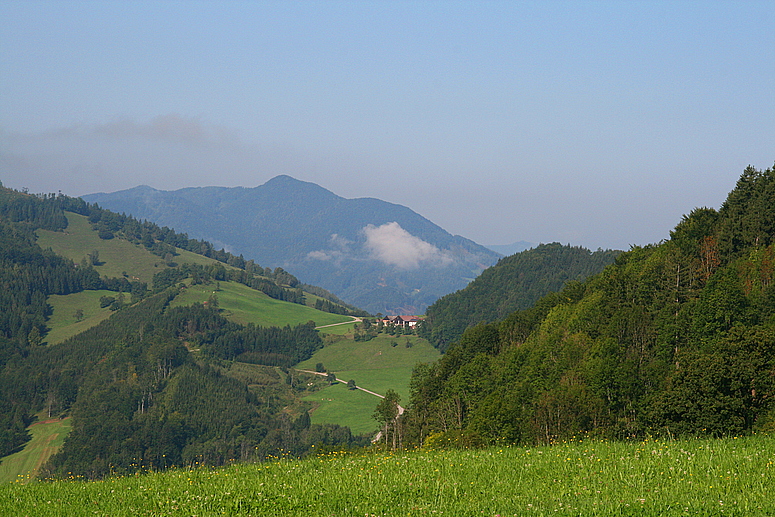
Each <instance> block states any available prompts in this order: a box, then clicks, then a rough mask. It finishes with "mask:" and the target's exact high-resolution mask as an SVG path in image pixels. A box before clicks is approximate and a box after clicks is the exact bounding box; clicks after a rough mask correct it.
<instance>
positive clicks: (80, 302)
mask: <svg viewBox="0 0 775 517" xmlns="http://www.w3.org/2000/svg"><path fill="white" fill-rule="evenodd" d="M102 296H116V293H114V292H112V291H83V292H81V293H74V294H68V295H66V296H63V295H58V294H54V295H51V296H49V297H48V303H49V305H51V307H52V308H53V309H54V312H53V314H52V315H51V318H50V319H49V320H48V322H47V325H48V326H49V328H51V331H50V332H49V333H48V334H47V335H46V342H47V343H48V344H50V345H55V344H57V343H61V342H62V341H64V340H65V339H67V338H69V337H72V336H75V335H76V334H80V333H81V332H83V331H84V330H86V329H88V328H91V327H93V326H95V325H97V324H99V323H100V322H101V321H103V320H105V319H107V318H109V317H110V315H111V314H113V311H111V310H110V309H108V308H107V307H105V308H100V297H102ZM78 309H80V310H82V311H83V319H82V320H81V321H77V320H76V318H75V311H76V310H78Z"/></svg>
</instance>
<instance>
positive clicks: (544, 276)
mask: <svg viewBox="0 0 775 517" xmlns="http://www.w3.org/2000/svg"><path fill="white" fill-rule="evenodd" d="M619 253H620V252H619V251H611V250H598V251H595V252H594V253H593V252H591V251H589V250H587V249H586V248H582V247H580V246H570V245H567V246H563V245H562V244H559V243H556V242H555V243H551V244H541V245H539V246H537V247H535V248H533V249H529V250H525V251H523V252H521V253H516V254H514V255H511V256H509V257H504V258H502V259H500V260H499V261H498V263H497V264H496V265H494V266H492V267H490V268H487V269H485V270H484V271H483V272H482V274H481V275H479V276H478V277H477V278H475V279H474V280H473V281H472V282H471V283H470V284H468V285H467V286H466V287H465V288H464V289H461V290H460V291H457V292H455V293H451V294H448V295H446V296H444V297H442V298H440V299H439V300H437V301H436V302H435V303H434V304H433V305H431V306H430V307H428V310H427V311H426V313H425V315H426V318H425V321H424V322H423V325H422V327H421V330H422V333H421V335H422V337H424V338H426V339H428V340H429V341H430V342H431V343H433V345H434V346H436V347H437V348H439V349H440V350H442V351H444V350H446V349H447V347H448V346H449V345H450V344H451V343H452V342H455V341H457V340H459V339H460V337H461V336H462V335H463V331H464V330H465V329H467V328H468V327H471V326H473V325H476V324H478V323H490V322H493V321H497V320H499V319H503V318H505V317H506V316H507V315H509V314H510V313H512V312H514V311H516V310H520V309H527V308H529V307H532V306H533V305H534V304H535V303H536V302H537V301H538V300H539V299H540V298H541V297H542V296H544V295H546V294H548V293H552V292H557V291H559V290H560V289H562V287H563V286H564V285H565V284H566V283H568V282H570V281H572V280H583V279H584V278H586V277H588V276H590V275H593V274H595V273H599V272H600V271H602V270H603V268H604V267H605V266H607V265H609V264H611V263H612V262H613V261H614V259H615V258H616V256H617V255H618V254H619Z"/></svg>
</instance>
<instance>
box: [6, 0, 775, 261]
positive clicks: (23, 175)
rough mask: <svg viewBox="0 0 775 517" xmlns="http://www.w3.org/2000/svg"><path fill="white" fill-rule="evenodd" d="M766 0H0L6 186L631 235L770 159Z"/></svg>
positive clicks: (770, 50)
mask: <svg viewBox="0 0 775 517" xmlns="http://www.w3.org/2000/svg"><path fill="white" fill-rule="evenodd" d="M773 26H775V2H773V1H755V0H751V1H741V2H712V1H698V2H676V1H668V2H632V1H626V2H621V1H616V2H571V1H563V2H560V1H558V2H549V1H542V2H517V1H510V2H505V1H504V2H482V1H477V2H432V1H417V2H400V1H383V2H378V1H371V2H367V1H360V2H335V1H325V2H324V1H317V2H298V1H297V2H294V1H283V2H262V1H252V2H225V1H218V2H216V1H211V2H194V1H185V2H163V1H153V2H141V1H121V2H107V1H101V2H73V1H63V0H58V1H55V2H33V1H14V0H4V1H2V2H0V180H2V182H3V184H4V185H5V186H8V187H12V188H16V189H22V188H28V189H29V190H30V191H31V192H56V191H59V190H61V191H62V192H63V193H65V194H69V195H82V194H88V193H92V192H110V191H115V190H120V189H125V188H130V187H133V186H136V185H140V184H147V185H150V186H152V187H155V188H158V189H164V190H172V189H178V188H182V187H189V186H206V185H220V186H245V187H254V186H257V185H261V184H263V183H264V182H266V181H267V180H268V179H270V178H272V177H274V176H276V175H278V174H289V175H291V176H293V177H295V178H298V179H302V180H307V181H313V182H315V183H318V184H319V185H321V186H323V187H325V188H327V189H329V190H332V191H333V192H335V193H337V194H339V195H341V196H344V197H347V198H353V197H377V198H380V199H384V200H386V201H391V202H394V203H399V204H402V205H406V206H408V207H410V208H412V209H413V210H415V211H416V212H418V213H420V214H422V215H424V216H425V217H427V218H429V219H430V220H432V221H433V222H435V223H437V224H439V225H440V226H442V227H443V228H444V229H446V230H447V231H449V232H451V233H453V234H459V235H463V236H465V237H468V238H470V239H473V240H475V241H477V242H479V243H481V244H506V243H510V242H514V241H518V240H526V241H530V242H535V243H538V242H551V241H560V242H562V243H571V244H579V245H583V246H587V247H590V248H593V249H595V248H597V247H603V248H608V247H612V248H624V249H627V248H629V246H630V245H631V244H648V243H652V242H657V241H659V240H661V239H663V238H667V237H668V233H669V231H670V229H672V228H673V227H674V226H675V224H677V223H678V221H679V220H680V217H681V215H682V214H684V213H687V212H689V211H690V210H691V209H692V208H694V207H696V206H712V207H716V208H717V207H718V206H719V205H720V204H721V203H722V202H723V200H724V199H725V197H726V194H727V193H728V192H729V191H730V190H731V189H732V188H734V185H735V182H736V181H737V179H738V177H739V175H740V173H741V172H742V171H743V169H744V168H745V167H746V166H747V165H749V164H751V165H754V166H755V167H757V168H761V169H764V168H768V167H771V166H772V165H773V163H775V123H774V121H775V117H774V115H775V31H773Z"/></svg>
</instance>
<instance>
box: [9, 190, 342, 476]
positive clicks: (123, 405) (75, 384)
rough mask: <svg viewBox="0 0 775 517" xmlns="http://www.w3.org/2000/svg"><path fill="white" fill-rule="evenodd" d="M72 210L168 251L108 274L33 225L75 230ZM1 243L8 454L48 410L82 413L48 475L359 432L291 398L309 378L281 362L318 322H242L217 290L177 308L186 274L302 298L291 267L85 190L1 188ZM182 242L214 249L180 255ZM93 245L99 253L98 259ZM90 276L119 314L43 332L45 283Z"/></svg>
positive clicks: (305, 345) (165, 462) (310, 340)
mask: <svg viewBox="0 0 775 517" xmlns="http://www.w3.org/2000/svg"><path fill="white" fill-rule="evenodd" d="M65 210H67V211H69V212H73V213H79V214H81V215H82V216H86V217H89V218H90V220H92V224H93V225H94V227H95V230H94V231H95V232H99V233H100V236H101V238H102V239H105V240H112V239H118V238H119V237H121V238H126V239H134V240H136V241H137V245H138V246H142V247H143V248H145V249H147V250H150V251H152V252H153V253H156V254H157V255H158V256H159V257H160V260H162V259H161V257H164V258H163V260H162V261H163V262H166V263H167V266H166V267H164V268H161V270H160V271H159V272H158V273H157V274H156V275H155V276H154V278H153V285H152V288H151V289H149V288H148V286H147V285H146V284H145V283H143V282H139V281H136V280H132V278H133V275H132V271H131V270H130V271H127V272H126V273H125V274H124V275H122V276H120V277H119V278H108V277H101V276H100V275H99V274H98V273H97V272H96V270H95V265H94V264H93V263H92V261H91V260H89V259H87V257H84V259H83V260H82V261H81V262H80V263H75V262H73V261H72V260H70V259H66V258H63V257H61V256H58V255H56V254H55V253H53V252H52V251H51V250H50V249H47V250H44V249H42V248H41V247H40V246H39V245H38V244H37V243H36V239H37V236H36V234H35V231H36V230H38V229H47V230H52V231H60V230H63V229H66V228H67V221H68V219H67V216H66V215H65ZM173 243H174V245H173ZM0 244H1V245H0V285H2V286H3V289H2V290H0V308H2V310H0V457H1V456H5V455H7V454H8V453H10V452H12V451H14V450H17V449H18V448H19V447H21V446H22V445H23V444H24V443H25V441H26V440H27V439H28V433H27V431H26V429H25V428H26V426H27V425H29V424H30V423H31V422H32V421H33V418H34V417H33V415H35V414H37V413H40V412H41V410H43V412H44V413H45V414H47V415H49V416H67V415H72V418H73V431H72V432H71V433H70V435H69V436H68V438H67V440H66V441H65V445H64V447H63V449H62V450H61V452H60V453H59V454H57V455H56V456H54V457H53V458H52V460H51V462H50V464H49V465H48V467H47V472H48V473H49V474H51V475H60V474H62V475H65V474H67V473H69V472H72V473H74V474H81V475H85V476H89V477H99V476H102V475H105V474H108V473H110V472H124V471H134V470H136V468H137V467H138V466H140V465H144V466H146V467H150V466H153V467H154V468H159V467H167V466H172V465H184V464H191V463H194V462H199V463H206V464H221V463H223V462H226V461H230V460H240V459H252V458H261V457H264V456H267V455H273V454H278V453H279V452H280V451H281V450H284V451H290V452H291V453H292V454H304V453H305V451H307V450H309V448H310V447H311V446H312V445H318V446H326V445H327V444H328V445H335V446H337V447H347V446H348V445H349V444H351V443H353V440H354V439H353V437H352V436H351V434H350V432H349V430H348V429H346V428H340V427H338V426H332V425H326V426H320V425H317V426H316V425H311V424H310V421H309V416H308V415H307V414H306V413H305V412H304V411H303V410H300V409H299V407H302V406H301V405H299V406H298V407H296V409H291V408H292V406H293V404H294V403H295V402H296V398H298V396H297V395H295V393H296V392H297V391H299V390H304V389H305V388H306V387H307V383H308V382H314V379H308V380H307V379H305V380H302V379H300V378H299V377H298V375H296V374H293V373H291V372H290V371H288V370H287V369H286V367H287V366H290V365H292V364H295V363H296V362H298V361H301V360H304V359H307V358H309V357H310V356H311V355H312V353H313V352H314V351H315V350H317V349H318V348H320V347H321V346H322V341H321V338H320V336H319V335H318V333H317V332H316V331H315V329H314V324H312V323H311V322H310V323H306V324H302V325H298V326H295V327H290V326H286V327H283V328H277V327H275V328H264V327H257V326H255V325H238V324H236V323H233V322H230V321H228V320H227V319H226V318H224V317H223V315H221V314H220V311H219V308H218V303H217V297H216V293H213V296H212V297H211V299H210V300H208V303H206V304H201V303H195V304H193V305H189V306H183V307H171V302H172V301H174V300H175V299H176V298H177V297H178V296H179V295H180V293H181V292H183V291H185V290H186V286H191V285H199V284H208V283H209V285H212V288H211V289H213V290H214V291H217V282H218V281H231V282H240V283H243V284H246V285H250V286H253V289H255V290H256V291H255V292H256V293H258V294H260V293H259V291H262V292H265V293H266V294H268V295H270V296H271V295H274V296H275V297H277V298H278V299H280V298H284V297H288V298H294V299H292V300H289V301H290V302H297V303H299V302H302V301H303V300H301V299H295V298H296V297H298V296H301V297H302V298H303V297H304V295H303V293H302V294H299V293H300V290H299V289H298V287H293V286H292V285H293V284H294V283H295V279H294V278H293V277H292V276H291V275H289V274H287V273H285V272H284V271H283V270H281V269H276V270H274V271H267V270H265V269H263V268H259V266H258V265H256V264H255V263H251V262H250V261H244V259H242V258H241V257H238V256H234V255H231V254H228V253H225V252H223V251H220V252H218V251H215V249H214V248H213V247H212V245H210V244H209V243H205V242H201V241H192V240H190V239H187V237H185V236H184V235H180V234H176V233H175V232H173V231H172V230H169V229H167V228H159V227H158V226H156V225H153V224H150V223H139V222H138V221H136V220H134V219H131V218H127V217H124V216H120V215H118V214H114V213H112V212H109V211H107V210H103V209H100V208H99V207H95V206H93V205H88V204H86V203H85V202H83V201H82V200H80V199H73V198H68V197H66V196H61V195H60V196H54V195H48V196H31V195H27V194H23V193H19V192H15V191H12V190H10V189H4V188H2V187H0ZM175 245H180V246H188V247H192V248H199V249H201V250H202V251H205V252H207V253H210V255H211V258H213V259H214V260H213V261H210V262H209V265H207V266H205V265H197V264H190V263H183V264H176V263H175V262H174V261H175V260H176V258H177V257H176V253H177V252H176V251H175ZM96 255H97V254H96V253H90V256H91V259H92V260H93V261H94V262H97V261H98V257H97V256H96ZM239 266H241V268H240V267H239ZM267 275H268V276H267ZM267 284H272V285H273V286H274V287H269V286H268V285H267ZM93 289H100V290H109V291H113V292H114V293H115V297H111V298H113V299H112V301H111V309H113V310H114V314H113V315H112V316H111V317H110V318H108V319H107V320H105V321H103V322H102V323H100V324H99V325H97V326H94V327H92V328H90V329H88V330H86V331H85V332H83V333H81V334H78V335H76V336H74V337H71V338H69V339H66V340H65V341H64V342H62V343H60V344H57V345H47V344H46V332H47V323H48V318H49V316H50V311H51V307H50V305H49V304H48V303H47V298H48V296H50V295H52V294H59V295H68V294H72V293H78V292H82V291H84V290H93ZM261 296H263V295H261ZM287 305H291V306H293V305H294V304H293V303H289V304H287ZM335 305H336V304H335V303H333V302H331V307H330V308H333V307H334V306H335ZM336 307H339V308H342V307H341V306H336ZM235 360H236V361H235ZM238 361H239V362H238ZM294 407H295V406H294Z"/></svg>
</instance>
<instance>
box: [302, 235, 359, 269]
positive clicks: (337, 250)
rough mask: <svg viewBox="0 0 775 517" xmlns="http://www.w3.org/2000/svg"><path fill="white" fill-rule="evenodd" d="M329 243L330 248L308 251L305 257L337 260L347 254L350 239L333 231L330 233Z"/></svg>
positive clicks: (350, 242)
mask: <svg viewBox="0 0 775 517" xmlns="http://www.w3.org/2000/svg"><path fill="white" fill-rule="evenodd" d="M330 244H331V249H327V250H315V251H310V252H309V253H307V258H310V259H313V260H323V261H334V262H338V261H340V260H342V259H343V258H344V257H345V256H347V255H348V254H349V252H350V244H352V241H350V240H349V239H347V238H345V237H342V236H341V235H338V234H336V233H334V234H331V239H330Z"/></svg>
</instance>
